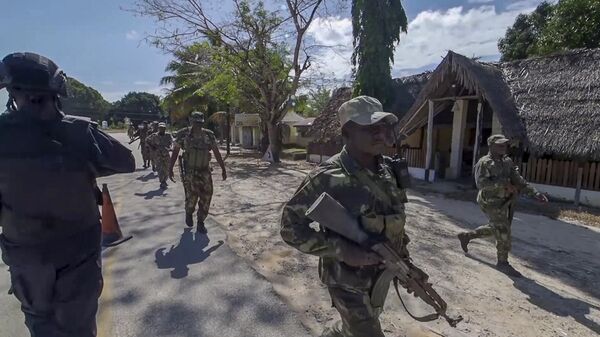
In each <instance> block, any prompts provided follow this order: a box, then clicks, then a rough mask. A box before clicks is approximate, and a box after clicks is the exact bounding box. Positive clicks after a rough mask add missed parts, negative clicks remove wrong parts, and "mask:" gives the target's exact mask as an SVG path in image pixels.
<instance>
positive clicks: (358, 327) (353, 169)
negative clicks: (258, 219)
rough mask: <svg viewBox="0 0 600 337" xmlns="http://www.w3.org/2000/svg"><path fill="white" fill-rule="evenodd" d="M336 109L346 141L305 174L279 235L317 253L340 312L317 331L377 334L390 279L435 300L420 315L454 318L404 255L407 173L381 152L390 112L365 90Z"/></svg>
mask: <svg viewBox="0 0 600 337" xmlns="http://www.w3.org/2000/svg"><path fill="white" fill-rule="evenodd" d="M338 116H339V119H340V124H341V126H342V136H343V139H344V143H345V147H344V148H343V150H342V151H341V152H340V153H338V154H337V155H335V156H333V157H332V158H331V159H329V160H328V161H327V162H325V163H323V164H322V165H320V166H319V167H318V168H316V169H315V170H314V171H312V172H311V173H310V174H309V175H308V177H307V178H306V179H305V180H304V182H303V183H302V185H301V186H300V188H299V189H298V190H297V191H296V194H295V195H294V196H293V198H292V199H291V200H290V201H289V202H288V203H287V204H286V206H285V207H284V210H283V215H282V219H281V236H282V238H283V240H284V241H285V242H287V243H288V244H289V245H291V246H293V247H295V248H296V249H298V250H300V251H302V252H304V253H308V254H312V255H316V256H319V258H320V263H319V275H320V277H321V281H322V282H323V283H325V285H327V287H328V290H329V294H330V296H331V299H332V302H333V305H334V307H335V308H336V309H337V310H338V312H339V314H340V316H341V322H338V323H337V324H336V325H335V326H334V327H332V328H331V329H326V330H325V331H324V333H323V335H322V336H345V337H352V336H361V337H362V336H369V337H383V336H384V334H383V332H382V329H381V325H380V322H379V315H380V314H381V312H382V309H383V304H384V301H385V296H386V295H387V292H388V289H389V285H390V283H391V282H392V281H393V282H394V285H395V286H396V289H397V287H398V285H400V286H402V287H404V288H406V289H407V290H408V291H409V292H414V293H415V295H417V296H419V297H420V298H422V299H423V300H424V301H425V302H427V303H428V304H430V305H432V306H434V308H435V309H436V312H437V313H436V314H434V315H430V316H428V317H425V318H422V319H423V320H431V319H435V318H437V317H440V316H441V317H444V318H446V319H447V320H448V322H449V323H450V324H451V325H456V323H458V321H460V318H457V319H452V318H450V317H448V316H447V315H446V313H445V310H446V304H445V303H444V301H443V300H442V299H441V298H440V297H439V295H438V294H437V293H436V292H435V291H434V290H433V289H432V288H431V285H430V284H429V283H427V278H428V277H427V275H426V274H425V273H424V272H423V271H421V270H420V269H418V268H416V267H415V266H414V265H412V263H410V260H409V253H408V249H407V245H408V243H409V238H408V236H407V235H406V233H405V230H404V225H405V221H406V215H405V211H404V204H405V203H406V202H407V197H406V186H407V183H408V179H407V178H408V177H407V176H408V173H407V170H406V168H405V167H404V169H403V167H402V165H400V164H401V162H400V161H397V160H392V159H391V158H388V157H384V156H382V155H381V153H382V152H383V151H384V149H385V148H386V146H390V145H392V144H393V142H394V133H393V129H394V125H395V124H396V123H397V122H398V119H397V117H396V116H395V115H393V114H391V113H388V112H383V108H382V106H381V103H380V102H379V101H378V100H376V99H374V98H372V97H368V96H360V97H356V98H354V99H352V100H350V101H347V102H346V103H344V104H343V105H342V106H341V107H340V109H339V110H338ZM313 221H316V222H319V226H320V230H319V231H316V230H313V229H312V228H311V227H310V224H311V223H312V222H313ZM359 228H360V230H359Z"/></svg>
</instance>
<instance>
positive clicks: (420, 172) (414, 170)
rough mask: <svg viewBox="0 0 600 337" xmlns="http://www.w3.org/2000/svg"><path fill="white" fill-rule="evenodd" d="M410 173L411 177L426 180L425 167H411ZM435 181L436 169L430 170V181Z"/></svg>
mask: <svg viewBox="0 0 600 337" xmlns="http://www.w3.org/2000/svg"><path fill="white" fill-rule="evenodd" d="M408 174H410V175H411V177H413V178H415V179H419V180H425V169H424V168H420V167H409V168H408ZM434 181H435V170H430V171H429V182H430V183H432V182H434Z"/></svg>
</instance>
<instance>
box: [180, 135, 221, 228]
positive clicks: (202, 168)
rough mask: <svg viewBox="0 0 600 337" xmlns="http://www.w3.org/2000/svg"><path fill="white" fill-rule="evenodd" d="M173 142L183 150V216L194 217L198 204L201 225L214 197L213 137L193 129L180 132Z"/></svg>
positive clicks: (214, 143)
mask: <svg viewBox="0 0 600 337" xmlns="http://www.w3.org/2000/svg"><path fill="white" fill-rule="evenodd" d="M175 141H176V142H177V144H178V145H179V146H180V147H181V149H183V151H184V152H183V154H182V157H183V175H182V177H181V180H182V181H183V187H184V190H185V212H186V214H193V213H194V210H195V208H196V204H198V221H199V222H203V221H204V220H205V219H206V217H207V216H208V209H209V208H210V201H211V199H212V194H213V183H212V175H211V168H210V158H211V154H210V151H211V149H212V148H213V146H216V144H217V140H216V138H215V134H214V133H213V132H212V131H210V130H207V129H202V130H201V132H199V133H198V134H194V133H192V128H191V127H187V128H185V129H182V130H179V131H178V132H177V134H176V136H175Z"/></svg>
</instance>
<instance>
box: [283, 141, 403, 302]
mask: <svg viewBox="0 0 600 337" xmlns="http://www.w3.org/2000/svg"><path fill="white" fill-rule="evenodd" d="M387 160H389V158H388V159H384V158H382V160H381V165H380V170H379V172H377V173H373V172H371V171H370V170H367V169H364V168H362V167H360V166H359V165H358V164H357V163H356V161H355V160H354V159H352V158H351V157H350V155H349V154H348V152H347V151H346V149H345V148H344V149H343V150H342V152H340V153H339V154H337V155H335V156H333V157H332V158H330V159H329V160H328V161H327V162H325V163H323V164H321V165H320V166H319V167H318V168H316V169H315V170H313V171H312V172H311V173H310V174H309V175H308V176H307V177H306V179H305V180H304V182H303V183H302V185H301V186H300V188H299V189H298V190H297V191H296V193H295V195H294V196H293V197H292V199H291V200H290V201H289V202H288V203H287V204H286V205H285V207H284V209H283V214H282V218H281V236H282V238H283V240H284V241H285V242H287V243H288V244H289V245H291V246H293V247H295V248H296V249H298V250H300V251H302V252H304V253H308V254H312V255H316V256H318V257H319V258H320V260H319V274H320V277H321V280H322V281H323V282H324V283H325V284H327V285H329V286H344V287H346V288H353V289H359V290H369V289H371V287H372V286H373V284H374V281H375V280H376V277H377V275H378V274H379V272H380V269H379V267H378V266H368V267H360V268H355V267H351V266H348V265H346V264H345V263H343V262H341V261H340V260H339V259H338V258H337V256H336V249H335V246H334V242H335V241H336V240H340V239H341V238H340V237H339V236H338V235H337V234H335V233H332V232H328V231H326V230H325V229H324V228H322V227H321V228H319V230H318V231H317V230H315V229H313V226H311V223H312V221H311V220H310V219H309V218H308V217H306V215H305V212H306V210H307V209H308V208H309V207H310V206H311V204H312V203H313V202H314V201H315V200H316V199H317V198H318V197H319V195H321V193H323V192H327V193H329V194H330V195H331V196H332V197H333V198H334V199H336V200H337V201H339V202H340V203H341V204H342V205H343V206H344V207H345V208H346V209H347V210H348V211H349V212H350V213H351V214H353V215H354V216H356V218H357V219H359V221H360V222H361V225H362V226H363V229H365V230H366V231H367V232H371V233H375V234H383V235H385V237H386V238H387V239H388V241H389V242H390V243H391V244H392V245H393V246H394V247H395V248H396V250H397V251H398V252H400V253H401V254H402V255H403V256H408V251H407V250H406V244H407V243H408V241H409V240H408V237H407V236H406V234H405V232H404V224H405V219H406V216H405V212H404V203H405V202H406V201H407V199H406V191H405V190H403V189H400V188H398V187H397V186H398V185H397V182H396V178H395V177H394V175H393V174H392V171H391V169H390V168H389V166H388V165H387V164H386V161H387ZM359 176H362V177H363V178H359ZM364 179H369V180H370V182H371V183H369V184H365V183H363V181H364ZM375 186H377V188H375ZM375 189H378V190H379V191H375ZM382 194H385V195H382Z"/></svg>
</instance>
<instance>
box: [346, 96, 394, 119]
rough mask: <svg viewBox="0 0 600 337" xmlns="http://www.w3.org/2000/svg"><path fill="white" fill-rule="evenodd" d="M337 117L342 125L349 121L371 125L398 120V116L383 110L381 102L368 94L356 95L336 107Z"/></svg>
mask: <svg viewBox="0 0 600 337" xmlns="http://www.w3.org/2000/svg"><path fill="white" fill-rule="evenodd" d="M338 117H339V119H340V124H341V125H342V126H344V124H346V123H348V122H350V121H352V122H354V123H356V124H359V125H373V124H375V123H378V122H380V121H386V122H387V123H389V124H394V123H397V122H398V117H396V116H395V115H394V114H392V113H389V112H385V111H383V106H382V105H381V102H379V101H378V100H377V99H376V98H373V97H369V96H358V97H355V98H353V99H351V100H349V101H347V102H345V103H344V104H342V106H340V108H339V109H338Z"/></svg>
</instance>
